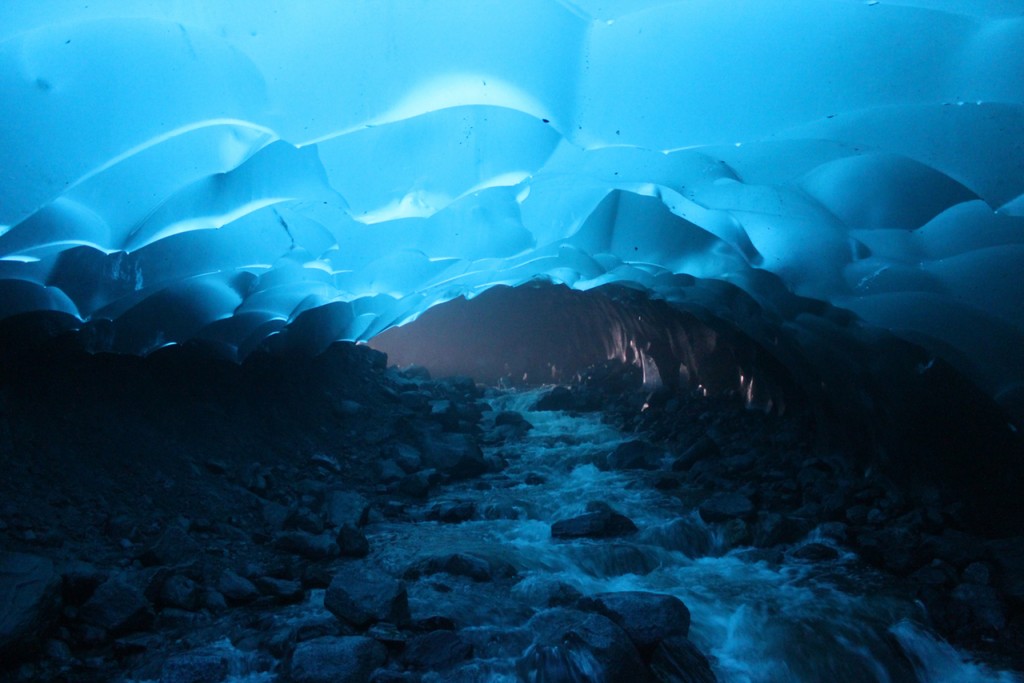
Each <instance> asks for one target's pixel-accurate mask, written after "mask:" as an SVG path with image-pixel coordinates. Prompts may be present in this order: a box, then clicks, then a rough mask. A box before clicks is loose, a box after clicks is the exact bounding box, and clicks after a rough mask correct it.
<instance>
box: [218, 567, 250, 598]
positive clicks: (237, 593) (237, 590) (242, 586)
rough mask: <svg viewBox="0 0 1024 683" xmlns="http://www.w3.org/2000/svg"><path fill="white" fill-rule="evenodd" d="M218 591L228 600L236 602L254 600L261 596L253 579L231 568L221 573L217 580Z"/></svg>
mask: <svg viewBox="0 0 1024 683" xmlns="http://www.w3.org/2000/svg"><path fill="white" fill-rule="evenodd" d="M217 592H219V593H220V594H221V595H223V596H224V598H225V599H226V600H227V601H228V602H231V603H235V604H238V603H246V602H252V601H253V600H255V599H256V598H258V597H259V596H260V592H259V590H258V589H257V588H256V585H255V584H253V582H252V581H250V580H249V579H247V578H245V577H243V576H239V575H238V574H236V573H235V572H233V571H231V570H228V571H225V572H224V573H223V574H221V576H220V580H219V581H217Z"/></svg>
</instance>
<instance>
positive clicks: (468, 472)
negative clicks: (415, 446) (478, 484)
mask: <svg viewBox="0 0 1024 683" xmlns="http://www.w3.org/2000/svg"><path fill="white" fill-rule="evenodd" d="M421 446H422V452H423V465H424V466H425V467H428V468H432V469H435V470H437V471H439V472H443V473H444V474H447V475H448V476H449V477H451V478H452V479H468V478H470V477H478V476H480V475H481V474H483V473H484V472H486V471H487V469H488V466H487V461H486V460H485V459H484V454H483V451H481V450H480V446H479V445H477V443H476V441H475V440H474V439H473V437H471V436H469V435H468V434H461V433H457V432H454V433H453V432H428V433H427V434H425V435H424V437H423V442H422V444H421Z"/></svg>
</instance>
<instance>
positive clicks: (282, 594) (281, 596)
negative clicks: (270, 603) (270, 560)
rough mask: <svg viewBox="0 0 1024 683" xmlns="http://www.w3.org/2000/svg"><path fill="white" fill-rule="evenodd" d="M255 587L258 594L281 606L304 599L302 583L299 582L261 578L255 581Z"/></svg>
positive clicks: (267, 577) (268, 577)
mask: <svg viewBox="0 0 1024 683" xmlns="http://www.w3.org/2000/svg"><path fill="white" fill-rule="evenodd" d="M255 585H256V588H257V590H259V592H260V593H262V594H263V595H265V596H267V597H271V598H273V599H274V601H275V602H277V603H279V604H283V605H289V604H294V603H297V602H302V599H303V598H304V597H305V593H304V592H303V590H302V583H301V582H299V581H289V580H287V579H275V578H273V577H270V576H261V577H259V578H258V579H256V581H255Z"/></svg>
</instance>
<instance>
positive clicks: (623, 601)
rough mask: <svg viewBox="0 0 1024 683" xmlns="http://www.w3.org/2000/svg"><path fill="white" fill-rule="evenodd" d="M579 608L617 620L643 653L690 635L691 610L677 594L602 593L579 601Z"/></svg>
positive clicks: (643, 592)
mask: <svg viewBox="0 0 1024 683" xmlns="http://www.w3.org/2000/svg"><path fill="white" fill-rule="evenodd" d="M578 606H579V608H580V609H582V610H586V611H588V612H596V613H598V614H602V615H604V616H606V617H608V618H609V619H611V620H612V621H614V622H615V623H616V624H617V625H618V626H619V627H620V628H621V629H622V630H623V631H625V632H626V635H628V636H629V638H630V640H632V641H633V644H634V645H636V647H637V649H638V650H640V652H641V653H644V654H647V653H650V652H651V650H653V649H654V647H655V646H656V645H657V644H658V643H660V642H661V641H663V640H664V639H665V638H668V637H670V636H684V637H685V636H686V634H687V633H689V632H690V610H689V609H687V607H686V605H684V604H683V601H682V600H680V599H679V598H677V597H675V596H673V595H664V594H661V593H648V592H645V591H623V592H620V593H598V594H597V595H593V596H590V597H587V598H583V599H582V600H580V602H579V605H578Z"/></svg>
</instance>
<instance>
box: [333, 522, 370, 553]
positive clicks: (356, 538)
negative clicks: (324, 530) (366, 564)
mask: <svg viewBox="0 0 1024 683" xmlns="http://www.w3.org/2000/svg"><path fill="white" fill-rule="evenodd" d="M335 543H337V544H338V552H340V553H341V556H342V557H366V556H367V555H369V554H370V541H369V540H367V538H366V534H364V533H363V532H362V531H360V530H359V529H357V528H355V527H354V526H352V525H350V524H346V525H344V526H343V527H341V528H340V529H338V535H337V536H336V537H335Z"/></svg>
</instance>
